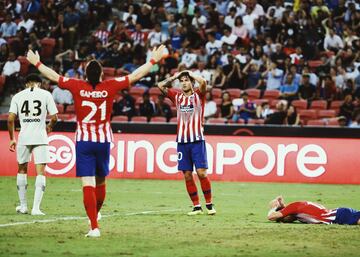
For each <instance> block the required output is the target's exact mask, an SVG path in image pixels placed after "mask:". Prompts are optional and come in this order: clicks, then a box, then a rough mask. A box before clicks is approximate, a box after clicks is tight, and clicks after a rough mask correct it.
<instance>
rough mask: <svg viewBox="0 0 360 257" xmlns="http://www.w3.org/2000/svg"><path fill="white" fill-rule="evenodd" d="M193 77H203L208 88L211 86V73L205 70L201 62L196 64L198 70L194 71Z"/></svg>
mask: <svg viewBox="0 0 360 257" xmlns="http://www.w3.org/2000/svg"><path fill="white" fill-rule="evenodd" d="M194 75H197V76H200V77H203V78H204V79H205V80H206V82H207V84H208V85H210V86H213V85H212V84H211V82H212V81H211V77H212V76H213V75H212V73H210V72H209V71H208V70H206V69H205V63H203V62H198V69H197V70H195V71H194Z"/></svg>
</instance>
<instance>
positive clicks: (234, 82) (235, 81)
mask: <svg viewBox="0 0 360 257" xmlns="http://www.w3.org/2000/svg"><path fill="white" fill-rule="evenodd" d="M228 63H229V64H228V65H225V66H224V68H223V70H224V74H225V75H226V86H225V88H240V89H242V88H243V84H242V74H241V70H240V64H239V62H237V61H236V59H234V57H233V56H232V55H228Z"/></svg>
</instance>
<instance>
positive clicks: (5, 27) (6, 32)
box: [0, 14, 17, 38]
mask: <svg viewBox="0 0 360 257" xmlns="http://www.w3.org/2000/svg"><path fill="white" fill-rule="evenodd" d="M16 30H17V26H16V23H15V22H13V21H12V19H11V15H10V14H7V15H6V17H5V21H4V22H3V23H2V24H1V27H0V35H1V36H2V37H4V38H8V37H13V36H15V35H16Z"/></svg>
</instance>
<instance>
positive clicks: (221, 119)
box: [207, 118, 227, 124]
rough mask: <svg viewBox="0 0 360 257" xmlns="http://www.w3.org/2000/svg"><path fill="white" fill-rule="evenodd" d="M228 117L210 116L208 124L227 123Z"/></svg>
mask: <svg viewBox="0 0 360 257" xmlns="http://www.w3.org/2000/svg"><path fill="white" fill-rule="evenodd" d="M226 122H227V119H225V118H210V119H208V120H207V123H208V124H225V123H226Z"/></svg>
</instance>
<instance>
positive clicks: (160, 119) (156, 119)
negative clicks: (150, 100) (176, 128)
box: [150, 116, 167, 123]
mask: <svg viewBox="0 0 360 257" xmlns="http://www.w3.org/2000/svg"><path fill="white" fill-rule="evenodd" d="M150 122H151V123H166V122H167V121H166V118H165V117H161V116H156V117H152V118H151V121H150Z"/></svg>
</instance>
